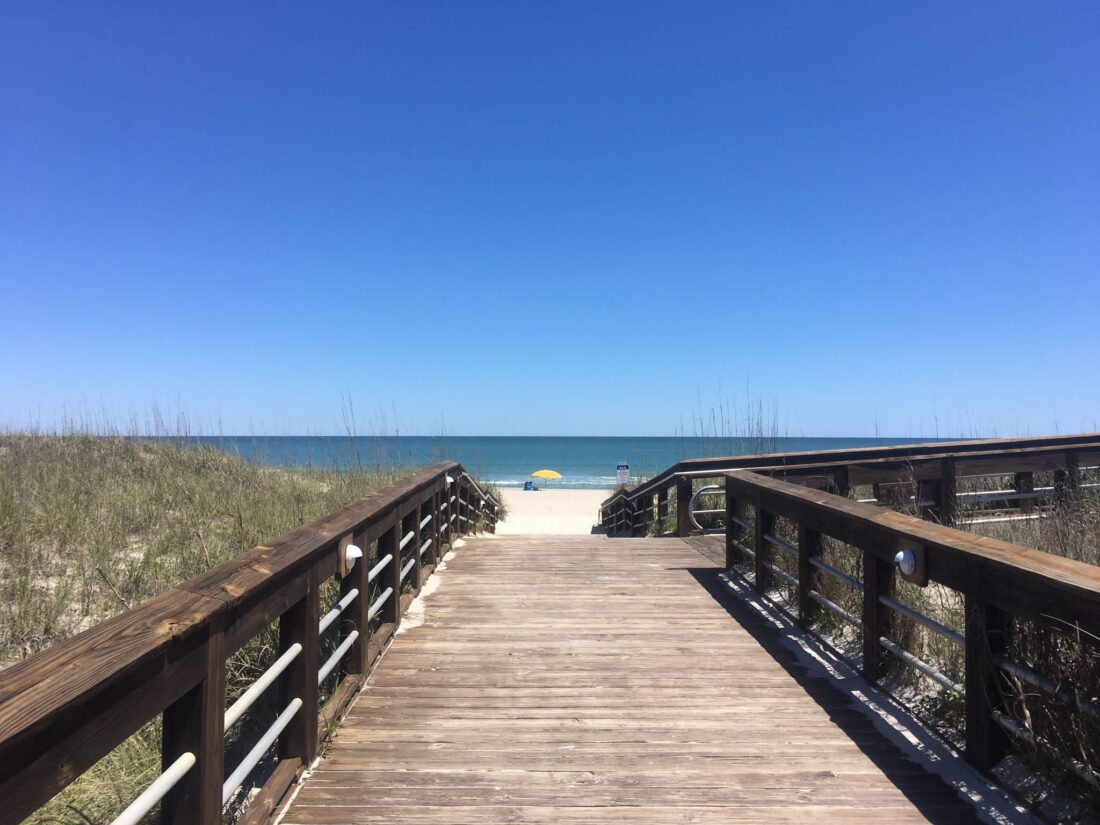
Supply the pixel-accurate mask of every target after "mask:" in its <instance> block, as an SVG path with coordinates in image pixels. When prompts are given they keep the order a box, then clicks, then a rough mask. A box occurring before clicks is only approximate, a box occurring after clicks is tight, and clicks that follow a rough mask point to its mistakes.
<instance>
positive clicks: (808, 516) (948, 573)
mask: <svg viewBox="0 0 1100 825" xmlns="http://www.w3.org/2000/svg"><path fill="white" fill-rule="evenodd" d="M724 483H725V491H726V502H725V507H726V520H727V523H728V524H729V525H730V529H729V530H727V531H726V567H727V569H729V570H734V571H736V570H738V569H740V568H742V567H743V566H744V565H745V564H746V563H748V565H749V570H748V572H749V573H751V574H752V584H753V586H754V587H755V589H756V590H758V591H759V592H761V593H768V592H769V591H771V590H772V589H773V588H774V587H775V586H776V585H779V584H782V585H785V586H787V587H789V588H790V589H791V590H792V591H793V592H794V593H796V596H795V597H794V600H793V601H794V603H795V604H796V605H797V616H796V618H797V620H798V621H799V622H800V623H801V624H802V625H803V626H804V627H810V626H811V625H812V624H813V623H814V621H815V617H816V616H817V615H819V614H820V613H821V612H825V613H827V614H829V615H830V616H831V617H832V618H833V619H834V620H836V621H838V622H839V623H841V624H842V625H843V624H848V625H851V626H852V627H854V628H855V629H856V630H857V631H859V632H860V633H861V634H862V669H863V674H864V676H865V677H866V678H867V679H868V680H869V681H872V682H874V681H877V680H878V679H880V678H881V677H882V676H883V675H884V674H885V673H886V671H887V670H888V669H889V667H890V664H891V663H892V662H893V663H900V664H901V665H904V666H906V667H910V668H914V669H915V670H917V671H919V672H920V673H922V674H923V675H924V676H926V677H928V678H930V679H932V680H933V681H934V682H936V683H938V684H939V685H940V686H941V687H943V688H945V689H947V690H953V691H960V692H961V693H962V695H963V696H964V697H965V714H964V715H965V723H964V730H965V743H966V747H965V754H966V757H967V758H968V759H969V760H970V761H971V762H972V763H974V764H975V765H976V766H978V767H980V768H983V769H985V768H988V767H989V766H990V765H992V764H993V763H995V762H996V761H997V760H998V759H999V758H1000V757H1001V756H1002V755H1003V754H1004V753H1005V751H1006V749H1007V747H1008V744H1009V740H1010V739H1016V740H1019V741H1020V743H1021V744H1023V745H1024V746H1025V747H1026V748H1029V749H1033V750H1038V751H1041V752H1043V753H1045V754H1049V755H1052V756H1055V757H1057V758H1059V759H1060V761H1061V763H1062V764H1063V765H1064V766H1065V767H1066V768H1068V769H1069V770H1071V771H1072V772H1074V773H1076V774H1077V775H1078V776H1079V777H1080V778H1081V779H1083V780H1084V781H1086V782H1087V783H1088V784H1090V785H1092V786H1094V787H1095V788H1097V789H1100V776H1098V775H1097V774H1096V773H1095V772H1093V771H1092V770H1090V769H1089V768H1088V767H1087V766H1085V765H1083V764H1082V763H1081V762H1080V761H1079V760H1078V758H1077V757H1079V756H1080V755H1081V754H1080V752H1078V753H1076V754H1075V753H1074V747H1072V746H1071V747H1064V746H1065V745H1067V744H1070V743H1065V742H1056V741H1050V740H1049V738H1047V739H1044V737H1043V734H1042V731H1041V725H1038V726H1037V725H1036V724H1033V721H1039V720H1037V719H1036V720H1032V719H1031V716H1032V714H1029V713H1027V708H1026V704H1027V703H1026V702H1024V701H1023V700H1022V698H1021V688H1026V689H1027V690H1029V691H1031V690H1035V691H1039V692H1040V693H1041V694H1042V695H1043V696H1044V697H1045V698H1046V699H1048V700H1051V701H1053V702H1054V703H1056V704H1059V705H1061V706H1064V707H1065V708H1067V710H1068V712H1070V713H1073V714H1077V718H1078V719H1079V720H1081V722H1080V724H1083V725H1085V726H1086V728H1085V729H1086V730H1087V731H1089V733H1088V734H1087V736H1088V738H1090V739H1091V741H1092V743H1093V747H1095V746H1096V744H1097V742H1100V701H1098V700H1097V696H1096V684H1095V683H1094V682H1093V683H1090V682H1089V678H1092V679H1094V678H1095V674H1096V673H1097V672H1100V668H1095V665H1090V664H1089V662H1092V663H1095V662H1096V661H1097V659H1098V658H1100V647H1098V643H1100V567H1097V566H1094V565H1091V564H1084V563H1082V562H1078V561H1074V560H1071V559H1066V558H1062V557H1059V556H1055V555H1052V554H1049V553H1044V552H1041V551H1039V550H1033V549H1030V548H1025V547H1020V546H1017V545H1013V544H1009V543H1007V542H1002V541H997V540H994V539H990V538H985V537H980V536H976V535H973V534H969V533H965V532H962V531H960V530H956V529H953V528H950V527H946V526H943V525H938V524H934V523H929V522H928V521H923V520H921V519H918V518H915V517H912V516H908V515H904V514H902V513H898V512H893V511H889V510H884V509H882V508H879V507H875V506H873V505H869V504H863V503H859V502H855V501H851V500H850V499H847V498H842V497H840V496H837V495H835V494H832V493H829V492H824V491H820V490H815V489H811V488H807V487H805V486H803V485H799V484H794V483H791V482H789V481H784V480H780V479H777V478H771V477H767V476H764V475H761V474H758V473H755V472H752V471H747V470H738V471H734V472H731V473H728V474H727V475H726V476H725V481H724ZM750 508H751V510H752V511H753V512H754V516H753V518H752V520H751V521H750V520H748V519H747V518H746V512H747V510H748V509H750ZM780 519H783V520H785V524H784V527H785V530H784V531H782V532H783V533H784V535H786V536H788V537H789V538H783V537H781V536H780V535H779V533H780V532H781V531H780V530H779V529H777V521H778V520H780ZM795 536H796V538H795ZM826 536H829V537H832V538H834V539H836V540H838V541H839V542H842V543H844V544H846V545H848V546H849V547H850V548H851V549H852V550H854V552H856V553H857V554H861V555H862V559H861V564H859V563H857V564H853V565H850V566H849V569H850V570H858V569H862V578H857V577H856V576H854V575H852V574H851V573H846V572H844V571H842V570H840V569H838V567H837V566H835V565H833V564H829V563H827V562H826V561H825V560H824V559H823V558H822V538H823V537H826ZM784 556H785V557H787V560H786V563H784V564H780V563H778V562H779V561H780V558H781V557H784ZM895 573H897V575H895ZM826 578H829V579H832V580H834V581H836V582H838V583H839V584H840V585H841V586H842V587H844V588H848V589H850V590H851V591H852V592H853V593H854V594H856V596H857V598H858V599H859V602H860V604H861V605H862V607H861V609H860V611H859V613H858V615H856V614H855V613H853V612H851V611H849V610H845V609H844V608H842V607H840V606H839V605H837V604H836V603H835V602H834V601H833V600H831V599H829V598H827V597H826V596H825V595H823V592H822V591H823V590H825V588H824V587H822V581H823V579H826ZM899 579H901V580H904V581H908V582H909V583H911V584H913V585H915V586H917V587H921V588H923V587H927V586H928V585H929V584H934V585H939V586H940V587H941V588H947V589H949V590H951V591H956V592H957V593H960V594H962V597H963V600H964V612H963V621H962V623H961V626H958V627H950V626H947V625H946V624H944V623H943V622H942V621H938V620H936V619H934V618H931V617H929V616H927V615H925V614H923V613H921V612H920V611H919V610H918V609H916V608H915V607H914V606H913V605H912V604H908V605H907V604H905V603H904V601H903V599H902V596H900V595H898V593H896V587H897V585H898V580H899ZM900 617H904V618H905V619H907V620H909V621H911V622H915V623H916V624H917V625H920V626H921V627H922V628H923V629H924V630H925V631H928V632H931V633H934V634H936V635H937V636H939V637H940V638H942V639H944V640H946V642H947V643H948V644H951V645H957V646H959V647H960V648H961V649H962V651H963V656H964V665H965V667H964V673H963V679H962V681H961V683H956V682H955V681H954V680H952V679H951V678H949V677H948V676H947V675H945V674H944V673H943V672H941V671H940V670H939V669H938V668H936V667H935V666H934V665H933V664H931V663H929V662H926V661H923V660H922V659H921V658H920V657H919V656H917V655H915V654H914V653H912V652H911V651H908V650H906V649H905V648H904V645H903V642H902V640H901V639H900V638H897V637H896V636H894V635H893V634H892V628H893V627H894V626H895V621H896V620H898V619H899V618H900ZM1020 622H1030V623H1033V624H1034V625H1035V626H1039V627H1043V628H1047V629H1052V632H1053V633H1056V634H1058V635H1059V638H1061V639H1063V640H1065V641H1066V644H1067V645H1068V646H1069V648H1070V649H1071V653H1072V652H1074V651H1075V652H1076V655H1077V656H1079V657H1080V658H1079V659H1078V661H1082V662H1085V664H1086V672H1091V673H1092V674H1093V676H1092V677H1089V678H1086V680H1085V682H1084V684H1083V686H1082V687H1083V690H1084V691H1085V693H1084V694H1082V693H1077V692H1074V691H1073V690H1071V689H1069V688H1068V687H1067V685H1066V684H1064V683H1062V682H1060V681H1059V680H1058V679H1057V678H1056V677H1054V676H1052V674H1047V673H1042V672H1037V670H1036V668H1037V667H1040V666H1041V664H1040V662H1038V661H1032V662H1025V661H1019V660H1017V659H1014V658H1013V656H1012V645H1011V644H1010V640H1011V639H1012V638H1013V627H1014V626H1016V627H1017V630H1018V629H1019V623H1020ZM1037 658H1038V659H1041V658H1042V656H1039V657H1037ZM1087 667H1093V670H1092V671H1087ZM1022 717H1028V718H1022ZM1072 744H1079V743H1072ZM1093 756H1094V757H1095V756H1096V754H1095V753H1094V754H1093Z"/></svg>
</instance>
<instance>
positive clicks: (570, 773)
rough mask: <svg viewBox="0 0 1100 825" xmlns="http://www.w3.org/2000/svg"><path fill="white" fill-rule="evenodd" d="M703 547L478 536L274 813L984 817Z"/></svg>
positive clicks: (517, 818)
mask: <svg viewBox="0 0 1100 825" xmlns="http://www.w3.org/2000/svg"><path fill="white" fill-rule="evenodd" d="M705 550H706V548H705V547H703V546H699V542H695V543H688V541H684V540H681V539H676V538H668V539H658V538H648V539H608V538H605V537H602V536H575V537H573V536H499V537H486V538H477V539H471V540H468V541H467V543H466V545H465V546H463V547H461V548H460V549H459V550H458V551H457V553H456V554H455V556H454V558H452V559H451V560H449V561H448V562H447V564H446V570H445V571H443V572H442V573H441V575H440V587H439V589H438V591H437V592H435V593H433V594H432V595H429V596H427V597H426V615H425V617H424V622H423V624H421V625H419V626H414V627H408V626H406V628H405V629H403V630H402V632H401V633H400V634H399V635H398V636H397V638H396V640H395V641H394V643H393V645H392V647H391V648H390V650H389V651H388V653H387V654H386V655H385V657H384V658H383V660H382V662H381V663H380V664H379V666H378V668H377V669H376V671H375V673H374V674H373V676H372V677H371V679H370V681H369V687H368V688H367V689H366V691H365V692H364V693H363V694H362V695H361V696H360V697H359V699H358V701H357V702H356V704H355V705H354V707H353V708H352V710H351V712H350V715H349V716H348V718H347V720H346V722H345V724H344V726H343V727H342V728H341V730H340V731H339V733H338V734H337V735H336V737H335V740H334V743H333V744H332V746H331V747H330V749H329V751H328V753H327V755H326V756H325V758H324V759H323V760H322V761H321V762H320V764H319V765H318V767H317V769H316V770H315V772H314V773H313V774H312V776H311V777H310V778H309V779H308V780H307V781H306V783H305V785H304V787H303V788H302V789H301V790H300V792H299V793H298V795H297V797H296V798H295V800H294V801H293V803H292V804H291V806H290V808H289V810H288V811H287V812H286V813H285V816H284V818H283V822H284V823H288V825H294V823H300V824H301V825H307V824H308V823H361V822H363V823H365V822H387V823H448V824H449V825H455V824H456V823H474V822H477V823H494V822H508V823H555V822H628V823H642V822H645V823H688V822H690V823H712V822H737V823H750V822H769V823H775V822H799V823H806V822H810V823H817V822H855V821H872V822H873V821H889V822H892V823H893V822H924V821H932V822H971V821H976V819H975V813H974V812H973V810H972V809H971V808H970V807H969V805H967V804H966V803H964V802H963V801H962V800H961V799H960V798H959V797H958V796H957V795H956V794H955V792H954V791H953V790H951V789H950V788H949V787H948V786H946V785H945V784H944V783H943V782H941V781H940V780H939V779H938V778H936V777H934V776H932V775H931V774H928V773H926V772H925V771H924V770H923V769H921V768H920V767H919V766H918V765H917V764H915V763H913V762H911V761H909V760H908V759H907V758H906V757H905V756H904V755H903V754H902V753H901V752H900V751H898V750H897V749H896V748H895V746H894V745H892V744H890V743H888V742H887V741H886V740H884V739H883V738H881V737H880V736H879V735H878V733H877V732H876V731H875V729H874V728H873V726H872V723H871V722H870V720H869V719H868V718H867V717H866V716H865V715H864V714H863V713H861V712H860V711H858V710H857V709H855V708H853V707H852V705H851V700H850V699H849V698H848V697H847V696H845V695H843V694H841V693H839V692H838V691H836V690H835V689H834V688H833V687H832V686H831V685H830V684H829V683H828V682H826V681H825V680H824V679H822V678H820V677H819V676H817V675H815V674H814V673H812V672H807V671H806V670H805V669H804V668H802V667H801V666H800V665H798V664H797V662H796V661H795V660H794V658H793V656H792V655H791V654H790V653H789V652H787V649H786V648H785V647H783V646H782V645H780V644H779V643H778V641H772V642H769V638H774V636H775V634H774V631H773V630H771V629H770V628H768V627H766V626H765V624H764V622H763V621H762V620H760V619H759V618H757V617H756V616H755V614H752V613H751V612H750V611H749V610H747V609H746V608H745V607H744V606H742V605H740V603H739V602H737V600H736V599H730V598H729V597H727V596H726V595H725V594H724V592H723V589H722V586H721V583H720V581H719V579H718V570H717V568H716V567H715V565H714V562H713V561H712V560H711V558H709V557H708V554H707V553H706V552H705ZM701 551H704V552H701ZM412 623H415V620H414V622H412ZM412 623H408V624H412Z"/></svg>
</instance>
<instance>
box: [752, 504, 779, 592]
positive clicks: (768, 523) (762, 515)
mask: <svg viewBox="0 0 1100 825" xmlns="http://www.w3.org/2000/svg"><path fill="white" fill-rule="evenodd" d="M774 527H775V515H774V514H772V513H769V512H768V511H767V510H765V509H764V508H763V506H761V504H760V499H759V498H757V499H756V530H755V542H754V549H755V550H756V585H755V586H756V590H757V592H759V593H767V592H768V590H769V589H770V588H771V583H772V574H771V571H770V570H768V568H767V566H766V565H767V564H768V563H769V562H770V561H771V557H772V554H771V545H770V544H768V542H767V539H765V538H764V536H765V535H767V534H769V533H771V532H772V530H773V529H774Z"/></svg>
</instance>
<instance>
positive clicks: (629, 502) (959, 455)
mask: <svg viewBox="0 0 1100 825" xmlns="http://www.w3.org/2000/svg"><path fill="white" fill-rule="evenodd" d="M1097 464H1100V434H1098V433H1085V434H1081V435H1070V436H1049V437H1042V438H1017V439H997V440H983V441H959V442H934V443H929V444H910V445H902V446H896V447H870V448H857V449H849V450H827V451H820V452H801V453H777V454H766V455H756V456H729V457H724V458H707V459H689V460H686V461H681V462H679V463H678V464H676V465H674V466H672V467H670V468H669V469H668V470H666V471H664V472H662V473H660V474H659V475H657V476H655V477H654V478H653V479H650V480H648V481H646V482H645V483H643V484H640V485H638V486H637V487H635V488H634V489H627V488H622V489H620V490H618V491H616V492H615V493H614V494H613V495H612V496H610V497H609V498H608V499H607V500H606V501H604V502H603V503H602V504H601V506H600V523H601V525H602V526H603V527H604V528H605V529H606V531H607V532H608V533H609V534H610V535H644V534H645V533H646V532H649V531H650V529H651V526H652V525H658V526H659V527H661V526H663V525H664V524H665V523H666V521H667V520H668V519H669V518H670V514H673V516H674V518H675V527H674V529H673V530H672V531H671V532H673V533H674V534H676V535H680V536H687V535H690V534H691V533H692V532H694V531H695V527H694V523H693V519H692V516H691V512H690V510H691V501H692V496H693V495H694V493H695V491H696V488H697V487H698V486H699V483H700V482H704V481H710V480H713V481H718V482H720V481H721V477H722V475H723V474H724V473H726V472H729V471H731V470H737V469H753V470H755V471H756V472H759V473H762V474H766V475H769V476H773V477H777V478H787V479H791V480H796V481H798V482H799V483H800V484H803V485H805V486H811V487H816V488H819V489H829V490H832V491H833V492H836V493H838V494H840V495H842V496H847V495H848V494H849V491H850V490H851V488H852V487H854V486H856V485H870V486H872V487H873V490H874V493H873V496H874V500H877V501H878V502H879V503H896V502H897V499H898V496H899V495H902V493H901V492H900V491H901V490H902V489H903V488H910V487H911V488H912V489H913V492H912V494H909V493H904V495H905V496H909V497H911V498H912V501H913V504H914V507H915V509H917V510H918V511H919V512H920V515H921V516H922V517H924V518H928V519H931V520H934V521H937V522H939V523H941V524H950V523H952V522H953V521H954V518H955V514H956V512H957V511H958V508H959V504H960V500H966V501H967V503H969V504H975V503H977V502H979V501H986V502H992V503H1003V502H1005V501H1016V502H1020V503H1021V506H1022V507H1023V509H1028V508H1029V506H1030V503H1031V502H1033V501H1036V500H1041V499H1044V498H1047V499H1050V500H1052V501H1062V502H1064V501H1066V500H1067V499H1068V498H1069V497H1071V496H1072V495H1073V493H1074V490H1075V489H1076V487H1077V485H1078V483H1079V476H1080V468H1081V467H1084V466H1095V465H1097ZM1044 471H1050V472H1052V473H1053V476H1054V483H1053V485H1051V489H1050V490H1042V489H1036V488H1035V485H1034V474H1035V473H1037V472H1044ZM1004 474H1008V475H1011V476H1013V480H1012V483H1013V488H1012V489H1011V490H1004V491H1001V492H1000V495H999V497H998V496H996V495H991V494H989V493H980V494H977V495H975V494H967V493H964V494H962V495H961V496H960V495H959V494H958V491H957V486H958V480H959V479H960V478H964V477H967V476H978V475H984V476H995V475H1004ZM719 489H721V488H720V486H719ZM657 532H664V531H663V530H662V529H658V530H657Z"/></svg>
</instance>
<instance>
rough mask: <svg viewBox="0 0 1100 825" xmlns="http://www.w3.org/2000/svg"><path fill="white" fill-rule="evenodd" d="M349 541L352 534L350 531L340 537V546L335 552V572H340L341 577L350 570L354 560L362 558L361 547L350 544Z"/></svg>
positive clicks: (353, 565)
mask: <svg viewBox="0 0 1100 825" xmlns="http://www.w3.org/2000/svg"><path fill="white" fill-rule="evenodd" d="M351 541H352V535H351V534H350V533H349V534H348V535H346V536H344V537H343V538H342V539H340V547H339V549H338V550H337V553H336V562H337V565H338V567H339V570H338V571H337V572H338V573H339V574H340V578H341V579H342V578H344V577H345V576H347V575H348V573H350V572H351V569H352V568H353V567H355V562H356V561H358V560H359V559H361V558H363V551H362V549H361V548H360V547H358V546H357V545H355V544H352V543H351Z"/></svg>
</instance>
